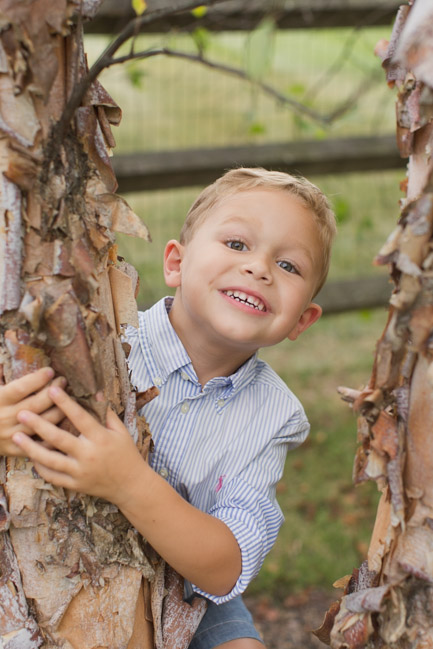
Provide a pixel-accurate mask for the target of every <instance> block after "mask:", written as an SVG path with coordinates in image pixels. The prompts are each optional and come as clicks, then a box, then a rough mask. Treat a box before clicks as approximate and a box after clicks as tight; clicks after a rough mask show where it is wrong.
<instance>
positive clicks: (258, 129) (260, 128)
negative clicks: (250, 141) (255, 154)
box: [248, 122, 266, 135]
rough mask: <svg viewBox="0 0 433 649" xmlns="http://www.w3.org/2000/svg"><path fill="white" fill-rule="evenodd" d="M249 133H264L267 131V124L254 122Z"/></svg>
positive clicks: (249, 128)
mask: <svg viewBox="0 0 433 649" xmlns="http://www.w3.org/2000/svg"><path fill="white" fill-rule="evenodd" d="M248 133H250V134H251V135H263V133H266V126H265V125H264V124H262V122H252V123H251V124H250V125H249V127H248Z"/></svg>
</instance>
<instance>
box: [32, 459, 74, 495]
mask: <svg viewBox="0 0 433 649" xmlns="http://www.w3.org/2000/svg"><path fill="white" fill-rule="evenodd" d="M33 464H34V467H35V469H36V471H37V472H38V474H39V475H40V476H41V478H43V479H44V480H45V482H50V483H51V484H53V485H56V486H58V487H65V488H66V489H72V490H75V482H74V479H73V478H71V476H69V475H68V474H66V473H61V472H59V471H53V470H52V469H49V468H48V467H46V466H44V465H43V464H40V463H39V462H34V463H33Z"/></svg>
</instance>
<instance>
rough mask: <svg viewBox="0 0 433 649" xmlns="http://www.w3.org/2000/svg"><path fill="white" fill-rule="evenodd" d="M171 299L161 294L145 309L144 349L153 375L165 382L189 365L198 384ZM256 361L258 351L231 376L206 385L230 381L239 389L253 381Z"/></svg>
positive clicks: (190, 373) (142, 328)
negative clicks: (173, 318)
mask: <svg viewBox="0 0 433 649" xmlns="http://www.w3.org/2000/svg"><path fill="white" fill-rule="evenodd" d="M172 302H173V298H172V297H165V298H162V299H161V300H159V302H157V303H156V304H155V305H154V306H153V307H152V308H150V309H148V310H147V311H146V312H145V313H144V327H140V342H141V344H142V346H143V348H144V349H143V353H144V355H145V358H146V359H147V361H148V362H149V365H150V366H151V367H150V369H151V374H152V375H153V376H152V378H153V379H155V378H157V377H158V379H160V381H161V382H162V383H165V382H166V380H167V379H168V377H169V375H170V374H172V373H173V372H176V371H177V370H180V369H181V368H186V367H187V366H188V369H189V371H188V374H189V375H190V376H193V377H194V378H195V381H196V382H197V384H198V379H197V375H196V373H195V371H194V368H193V366H192V363H191V359H190V357H189V355H188V353H187V351H186V349H185V347H184V346H183V344H182V343H181V341H180V338H179V337H178V335H177V333H176V332H175V330H174V329H173V326H172V324H171V322H170V319H169V317H168V312H169V311H170V307H171V305H172ZM257 362H258V355H257V353H256V354H254V355H253V356H251V358H249V359H248V360H247V361H245V363H244V364H243V365H241V367H240V368H239V369H238V370H236V372H234V374H232V375H231V376H229V377H215V378H214V379H212V380H211V381H209V383H208V384H207V385H208V386H209V387H210V386H211V384H212V383H214V384H215V385H221V384H222V383H224V384H226V385H228V384H231V385H232V386H233V389H234V391H236V392H237V391H238V390H239V389H241V388H242V387H244V386H245V385H247V384H248V383H250V381H252V379H253V378H254V375H255V368H256V365H257Z"/></svg>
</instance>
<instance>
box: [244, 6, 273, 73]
mask: <svg viewBox="0 0 433 649" xmlns="http://www.w3.org/2000/svg"><path fill="white" fill-rule="evenodd" d="M274 32H275V21H274V20H273V18H270V17H266V18H263V20H262V21H261V22H260V24H259V25H258V26H257V27H256V29H255V30H254V31H252V32H251V34H250V36H249V38H248V41H247V48H246V70H247V73H248V76H249V77H251V79H255V80H257V81H258V80H260V79H262V78H263V77H264V75H265V74H266V72H267V71H268V70H269V67H270V64H271V60H272V45H273V36H274Z"/></svg>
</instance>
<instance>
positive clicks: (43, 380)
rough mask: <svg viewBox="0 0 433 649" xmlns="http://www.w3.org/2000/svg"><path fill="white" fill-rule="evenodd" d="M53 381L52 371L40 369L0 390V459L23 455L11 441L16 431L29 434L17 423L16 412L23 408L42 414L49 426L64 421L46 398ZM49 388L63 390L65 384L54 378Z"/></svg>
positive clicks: (0, 387)
mask: <svg viewBox="0 0 433 649" xmlns="http://www.w3.org/2000/svg"><path fill="white" fill-rule="evenodd" d="M53 377H54V370H52V369H51V368H50V367H44V368H42V369H40V370H37V371H36V372H32V373H30V374H26V375H25V376H23V377H21V378H19V379H15V380H14V381H11V382H10V383H8V384H7V385H2V386H0V455H9V456H22V455H25V454H24V453H23V452H22V451H21V449H20V448H19V447H18V446H17V445H16V444H15V443H14V442H13V440H12V436H13V435H14V433H16V432H18V431H23V432H25V433H30V434H32V431H31V430H30V428H27V427H26V426H24V425H23V424H22V423H20V422H19V421H18V419H17V414H18V412H19V411H20V410H23V408H25V409H27V410H31V411H32V412H36V413H38V414H42V413H43V415H42V416H43V417H44V418H45V419H47V421H50V422H53V423H58V422H60V421H61V420H62V419H63V418H64V414H63V413H62V412H61V411H60V410H59V409H58V408H57V407H54V402H53V400H52V399H51V397H50V396H49V395H48V387H47V386H48V384H50V382H51V380H52V379H53ZM52 384H53V385H57V386H59V385H61V386H64V385H65V384H66V381H65V379H63V378H62V377H58V378H57V379H55V380H54V381H53V383H52Z"/></svg>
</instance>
